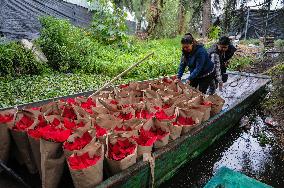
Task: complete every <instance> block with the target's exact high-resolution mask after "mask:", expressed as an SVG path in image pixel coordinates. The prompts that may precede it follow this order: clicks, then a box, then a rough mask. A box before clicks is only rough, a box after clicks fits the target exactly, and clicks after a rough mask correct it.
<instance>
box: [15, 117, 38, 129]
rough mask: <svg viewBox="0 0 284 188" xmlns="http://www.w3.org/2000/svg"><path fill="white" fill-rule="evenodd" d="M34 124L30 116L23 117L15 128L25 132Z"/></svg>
mask: <svg viewBox="0 0 284 188" xmlns="http://www.w3.org/2000/svg"><path fill="white" fill-rule="evenodd" d="M33 123H34V120H33V119H31V118H30V117H28V116H25V115H24V116H23V117H22V118H21V119H20V121H18V122H17V123H16V125H15V126H14V127H13V129H14V130H19V131H20V130H21V131H24V130H26V129H27V128H28V127H30V126H31V125H32V124H33Z"/></svg>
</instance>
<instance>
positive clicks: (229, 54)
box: [208, 44, 237, 64]
mask: <svg viewBox="0 0 284 188" xmlns="http://www.w3.org/2000/svg"><path fill="white" fill-rule="evenodd" d="M236 51H237V49H236V48H235V46H233V45H232V44H230V45H229V49H228V50H227V51H226V52H225V53H223V54H222V53H221V52H220V51H219V50H218V45H217V44H214V45H213V46H211V48H209V49H208V54H209V57H211V54H213V53H216V54H218V55H219V58H220V63H221V64H224V63H225V62H227V61H229V59H231V58H232V57H233V55H234V53H235V52H236Z"/></svg>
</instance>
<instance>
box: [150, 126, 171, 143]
mask: <svg viewBox="0 0 284 188" xmlns="http://www.w3.org/2000/svg"><path fill="white" fill-rule="evenodd" d="M150 132H152V134H154V135H155V136H157V140H161V139H163V138H164V137H165V136H167V135H168V134H169V132H166V131H163V130H162V129H160V128H157V129H156V130H154V129H153V127H151V129H150Z"/></svg>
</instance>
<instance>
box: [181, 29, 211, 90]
mask: <svg viewBox="0 0 284 188" xmlns="http://www.w3.org/2000/svg"><path fill="white" fill-rule="evenodd" d="M181 45H182V56H181V61H180V65H179V69H178V74H177V79H178V80H180V79H181V77H182V75H183V73H184V71H185V69H186V67H188V69H189V71H190V75H189V77H188V78H187V79H186V82H187V83H188V84H190V85H191V86H192V87H195V88H197V87H198V89H199V91H201V92H202V93H206V91H207V89H208V87H209V85H210V83H211V82H212V80H213V79H214V75H215V74H214V70H215V69H214V64H213V63H212V61H211V60H210V58H209V56H208V54H207V52H206V49H205V48H204V47H203V45H199V44H197V42H196V40H195V39H194V38H193V36H192V35H191V34H190V33H187V34H185V36H184V37H183V38H182V39H181ZM178 80H177V81H178Z"/></svg>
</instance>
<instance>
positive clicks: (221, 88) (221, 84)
mask: <svg viewBox="0 0 284 188" xmlns="http://www.w3.org/2000/svg"><path fill="white" fill-rule="evenodd" d="M219 91H223V82H220V83H219Z"/></svg>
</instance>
